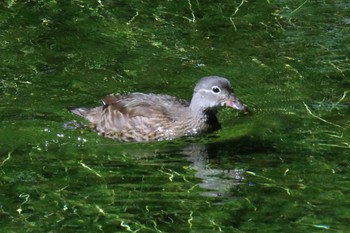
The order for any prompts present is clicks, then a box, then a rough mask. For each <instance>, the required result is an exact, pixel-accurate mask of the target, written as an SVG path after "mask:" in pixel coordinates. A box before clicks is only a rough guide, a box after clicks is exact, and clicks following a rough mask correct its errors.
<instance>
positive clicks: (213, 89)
mask: <svg viewBox="0 0 350 233" xmlns="http://www.w3.org/2000/svg"><path fill="white" fill-rule="evenodd" d="M211 92H212V93H214V94H219V93H220V92H221V89H220V87H218V86H213V87H212V88H211Z"/></svg>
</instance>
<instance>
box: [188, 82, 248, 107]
mask: <svg viewBox="0 0 350 233" xmlns="http://www.w3.org/2000/svg"><path fill="white" fill-rule="evenodd" d="M219 106H227V107H231V108H234V109H237V110H239V111H242V110H244V109H245V107H244V105H243V104H241V103H240V101H239V99H238V98H236V97H235V96H234V93H233V89H232V87H231V84H230V82H229V81H228V80H227V79H226V78H222V77H218V76H208V77H204V78H201V79H200V80H199V81H198V83H197V85H196V87H195V88H194V92H193V97H192V100H191V109H192V111H194V112H195V113H201V112H205V111H207V110H210V109H213V108H216V107H219Z"/></svg>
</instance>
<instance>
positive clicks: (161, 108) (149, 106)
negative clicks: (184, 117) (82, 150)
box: [95, 93, 189, 132]
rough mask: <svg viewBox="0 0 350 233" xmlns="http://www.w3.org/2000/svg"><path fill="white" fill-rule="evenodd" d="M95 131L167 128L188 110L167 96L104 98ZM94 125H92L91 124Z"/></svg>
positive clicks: (141, 95) (186, 105)
mask: <svg viewBox="0 0 350 233" xmlns="http://www.w3.org/2000/svg"><path fill="white" fill-rule="evenodd" d="M102 102H103V104H104V105H103V106H102V108H101V109H99V111H101V114H100V118H99V121H98V122H97V125H96V129H97V130H98V131H102V132H106V131H123V130H131V129H132V130H135V129H139V130H140V131H145V132H147V131H148V132H153V131H155V130H157V129H164V128H168V127H170V126H171V124H172V122H174V121H176V120H177V119H178V118H179V117H180V116H181V114H182V112H181V111H185V109H186V108H187V107H188V106H189V103H188V102H187V101H185V100H180V99H177V98H176V97H172V96H168V95H157V94H142V93H133V94H129V95H126V96H107V97H105V98H103V99H102ZM95 122H96V121H95Z"/></svg>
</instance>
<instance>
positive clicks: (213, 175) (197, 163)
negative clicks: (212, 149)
mask: <svg viewBox="0 0 350 233" xmlns="http://www.w3.org/2000/svg"><path fill="white" fill-rule="evenodd" d="M183 154H185V155H187V156H188V158H187V159H188V161H190V162H192V166H193V168H194V169H195V171H196V174H195V176H196V177H197V178H200V179H201V183H200V184H199V186H200V187H201V188H202V189H203V190H204V191H203V193H202V195H204V196H210V197H218V196H225V195H227V194H230V192H231V191H232V189H233V188H234V187H235V186H236V185H239V184H240V183H241V182H242V181H244V176H243V173H244V170H243V169H242V168H234V167H232V168H229V167H226V168H220V167H218V166H215V167H211V161H210V157H211V155H210V154H209V150H208V146H207V145H204V144H192V145H190V146H188V147H186V148H184V149H183ZM212 157H216V155H214V156H213V155H212Z"/></svg>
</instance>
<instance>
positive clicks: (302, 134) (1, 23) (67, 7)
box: [0, 0, 350, 233]
mask: <svg viewBox="0 0 350 233" xmlns="http://www.w3.org/2000/svg"><path fill="white" fill-rule="evenodd" d="M0 7H1V8H0V9H1V11H0V19H1V20H0V29H1V30H0V45H1V46H0V64H1V65H0V71H1V72H0V76H1V77H0V97H1V99H0V100H1V101H0V119H1V122H0V124H1V127H0V145H1V146H0V174H1V176H0V226H1V230H0V231H1V232H128V231H131V232H201V233H202V232H329V231H331V232H349V231H350V201H349V200H350V199H349V196H348V195H349V193H350V188H349V187H350V168H349V166H350V163H349V160H348V157H349V151H350V135H349V122H350V117H349V112H350V110H349V109H350V108H349V106H350V105H349V104H350V101H349V95H350V93H348V92H349V91H350V80H349V76H350V62H349V54H350V47H349V46H350V44H349V38H350V15H349V10H350V3H348V1H345V0H342V1H341V0H334V1H331V0H316V1H308V0H306V1H305V0H302V1H295V0H284V1H282V0H279V1H278V0H276V1H273V0H270V1H220V2H219V3H218V2H215V1H206V2H202V1H195V0H181V1H141V0H135V1H121V0H120V1H112V0H109V1H92V0H91V1H68V0H67V1H54V0H48V1H39V0H38V1H11V0H7V1H3V2H2V3H1V4H0ZM207 75H220V76H224V77H227V78H229V79H230V81H231V83H232V84H233V86H234V89H235V92H236V95H237V96H238V97H239V98H240V99H241V100H242V102H244V103H245V104H246V105H247V106H248V108H249V109H250V111H251V114H238V113H237V112H234V111H232V110H230V109H223V110H222V111H220V113H219V119H220V122H221V123H222V129H221V130H220V131H218V132H216V133H213V134H211V135H205V136H201V137H195V138H185V139H181V140H176V141H168V142H155V143H148V144H147V143H146V144H121V143H118V142H114V141H112V140H109V139H105V138H102V137H100V136H98V135H97V134H95V133H94V132H91V131H88V130H70V129H65V128H64V127H63V125H64V123H65V122H68V121H71V120H78V119H79V118H78V117H76V116H73V115H72V114H70V113H69V112H68V111H67V110H66V107H68V106H95V105H97V104H99V99H100V98H101V97H103V96H104V95H107V94H110V93H119V94H125V93H130V92H135V91H138V92H154V93H166V94H170V95H175V96H178V97H181V98H185V99H190V98H191V94H192V88H193V86H194V84H195V82H196V81H197V80H198V79H199V78H200V77H202V76H207Z"/></svg>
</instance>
